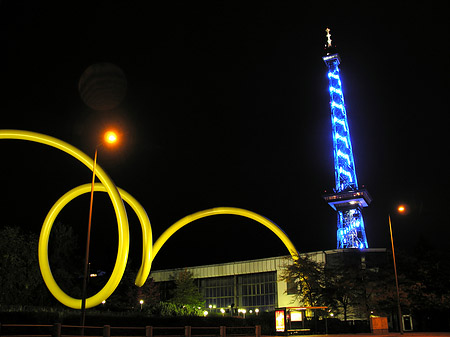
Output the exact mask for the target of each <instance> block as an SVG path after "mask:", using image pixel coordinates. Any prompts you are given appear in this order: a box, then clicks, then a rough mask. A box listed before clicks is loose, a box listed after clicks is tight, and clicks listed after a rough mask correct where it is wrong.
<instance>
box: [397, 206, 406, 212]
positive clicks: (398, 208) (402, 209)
mask: <svg viewBox="0 0 450 337" xmlns="http://www.w3.org/2000/svg"><path fill="white" fill-rule="evenodd" d="M397 211H398V212H399V213H405V212H406V207H405V206H404V205H400V206H398V207H397Z"/></svg>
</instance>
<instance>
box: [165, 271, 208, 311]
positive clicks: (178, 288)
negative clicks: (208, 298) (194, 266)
mask: <svg viewBox="0 0 450 337" xmlns="http://www.w3.org/2000/svg"><path fill="white" fill-rule="evenodd" d="M170 302H172V303H174V304H176V305H178V306H189V307H192V308H199V307H203V306H204V305H205V301H204V300H203V297H202V295H201V294H200V292H199V290H198V287H197V286H196V285H195V283H194V278H193V275H192V273H190V272H188V271H187V270H185V271H182V272H179V273H178V274H177V275H175V290H174V294H173V297H172V299H171V301H170Z"/></svg>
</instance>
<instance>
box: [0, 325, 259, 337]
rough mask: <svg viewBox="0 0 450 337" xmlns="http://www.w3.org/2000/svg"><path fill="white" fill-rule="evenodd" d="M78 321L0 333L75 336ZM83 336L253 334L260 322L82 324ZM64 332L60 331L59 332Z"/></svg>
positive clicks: (3, 336) (6, 336)
mask: <svg viewBox="0 0 450 337" xmlns="http://www.w3.org/2000/svg"><path fill="white" fill-rule="evenodd" d="M81 328H82V327H80V326H78V325H62V324H61V323H56V324H53V325H49V324H40V325H38V324H1V323H0V337H78V336H81V334H80V332H81ZM84 331H85V335H86V336H103V337H119V336H120V337H121V336H127V337H141V336H145V337H159V336H161V337H217V336H218V337H227V336H255V337H261V326H260V325H256V326H244V327H242V326H239V327H226V326H220V327H204V326H202V327H193V326H184V327H159V326H158V327H157V326H146V327H113V326H110V325H104V326H85V327H84ZM63 332H64V333H63Z"/></svg>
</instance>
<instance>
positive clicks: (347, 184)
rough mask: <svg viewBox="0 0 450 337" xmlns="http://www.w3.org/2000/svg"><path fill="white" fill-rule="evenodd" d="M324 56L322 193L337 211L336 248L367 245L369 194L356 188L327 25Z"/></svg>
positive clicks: (342, 95) (364, 246)
mask: <svg viewBox="0 0 450 337" xmlns="http://www.w3.org/2000/svg"><path fill="white" fill-rule="evenodd" d="M326 32H327V45H326V48H325V56H324V57H323V60H324V62H325V64H326V65H327V67H328V80H329V84H330V85H329V91H330V98H331V100H330V108H331V130H332V131H331V132H332V136H333V153H334V175H335V181H336V186H335V188H334V193H332V194H327V195H324V196H323V197H324V199H325V200H326V201H327V202H328V204H329V205H330V206H331V207H332V208H333V209H334V210H335V211H336V212H337V248H338V249H340V248H359V249H364V248H369V245H368V244H367V239H366V232H365V230H364V220H363V216H362V212H361V210H362V208H363V207H367V206H368V205H369V204H370V202H371V201H372V198H371V197H370V195H369V193H368V192H367V191H366V190H365V189H359V188H358V181H357V179H356V170H355V162H354V159H353V151H352V142H351V139H350V130H349V128H348V123H347V112H346V110H345V103H344V93H343V91H342V83H341V78H340V76H339V63H340V61H341V59H340V57H339V54H337V52H336V51H335V49H334V47H333V46H332V45H331V35H330V29H328V28H327V29H326Z"/></svg>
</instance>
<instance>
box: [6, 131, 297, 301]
mask: <svg viewBox="0 0 450 337" xmlns="http://www.w3.org/2000/svg"><path fill="white" fill-rule="evenodd" d="M0 139H20V140H27V141H31V142H36V143H41V144H45V145H49V146H52V147H54V148H57V149H59V150H61V151H64V152H66V153H68V154H69V155H71V156H72V157H74V158H76V159H78V160H79V161H80V162H82V163H83V164H84V165H86V166H87V167H88V168H89V169H90V170H91V171H92V169H93V160H92V159H91V158H90V157H89V156H87V155H86V154H85V153H83V152H82V151H80V150H79V149H77V148H76V147H74V146H72V145H70V144H68V143H66V142H64V141H62V140H59V139H57V138H54V137H50V136H47V135H43V134H40V133H36V132H30V131H22V130H0ZM96 176H97V177H98V178H99V180H100V182H101V183H96V184H95V185H94V190H95V191H100V192H107V193H108V195H109V197H110V199H111V202H112V204H113V207H114V211H115V213H116V218H117V226H118V234H119V244H118V250H117V258H116V263H115V265H114V269H113V272H112V274H111V277H110V278H109V280H108V282H107V283H106V285H105V286H104V287H103V288H102V289H101V290H100V291H99V292H98V293H97V294H95V295H94V296H92V297H89V298H87V299H86V308H91V307H94V306H96V305H99V304H100V303H102V301H104V300H106V299H107V298H108V297H109V296H110V295H111V294H112V293H113V292H114V290H115V289H116V288H117V286H118V285H119V282H120V280H121V279H122V276H123V273H124V271H125V267H126V264H127V260H128V253H129V245H130V239H129V228H128V218H127V214H126V211H125V206H124V204H123V201H122V198H123V200H125V202H126V203H128V204H129V205H130V206H131V208H132V209H133V210H134V211H135V213H136V214H137V216H138V219H139V221H140V223H141V227H142V241H143V242H142V262H141V267H140V269H139V272H138V275H137V277H136V281H135V284H136V285H137V286H142V285H143V284H144V283H145V281H146V280H147V278H148V275H149V274H150V269H151V264H152V261H153V259H154V258H155V256H156V254H157V253H158V252H159V250H160V249H161V247H162V246H163V245H164V243H165V242H166V241H167V240H168V239H169V238H170V237H171V236H172V235H173V234H175V232H177V231H178V230H179V229H181V228H182V227H184V226H186V225H187V224H189V223H191V222H193V221H195V220H198V219H200V218H204V217H208V216H212V215H219V214H231V215H239V216H243V217H247V218H250V219H252V220H255V221H257V222H259V223H261V224H262V225H264V226H266V227H267V228H269V229H270V230H271V231H272V232H273V233H274V234H275V235H277V236H278V237H279V238H280V239H281V241H282V242H283V243H284V245H285V246H286V248H287V249H288V251H289V253H290V254H291V256H292V258H293V259H294V260H296V259H298V253H297V250H296V249H295V246H294V244H293V243H292V242H291V241H290V239H289V238H288V236H287V235H286V234H285V233H284V232H283V231H282V230H281V229H280V228H279V227H278V226H277V225H276V224H275V223H273V222H272V221H270V220H269V219H267V218H265V217H263V216H261V215H259V214H256V213H254V212H251V211H248V210H245V209H240V208H234V207H218V208H211V209H207V210H204V211H200V212H197V213H194V214H191V215H188V216H186V217H184V218H182V219H180V220H178V221H177V222H175V223H174V224H173V225H172V226H170V227H169V228H168V229H167V230H166V231H165V232H164V233H163V234H162V235H161V236H160V237H159V238H158V240H156V242H155V244H154V245H153V246H152V229H151V225H150V220H149V218H148V216H147V213H146V212H145V210H144V208H143V207H142V206H141V205H140V204H139V202H138V201H137V200H136V199H134V198H133V197H132V196H131V195H130V194H129V193H127V192H126V191H124V190H122V189H118V188H117V187H116V186H115V185H114V183H113V181H112V180H111V179H110V178H109V177H108V175H107V174H106V173H105V172H104V171H103V169H102V168H101V167H100V166H98V165H97V168H96ZM90 189H91V185H90V184H85V185H81V186H78V187H76V188H74V189H72V190H70V191H69V192H67V193H66V194H64V195H63V196H62V197H61V198H60V199H59V200H58V201H57V202H56V203H55V204H54V205H53V207H52V208H51V209H50V211H49V213H48V214H47V217H46V218H45V221H44V224H43V225H42V229H41V235H40V237H39V251H38V257H39V266H40V269H41V273H42V277H43V279H44V282H45V284H46V285H47V287H48V289H49V290H50V292H51V293H52V294H53V296H54V297H55V298H56V299H57V300H58V301H60V302H61V303H63V304H64V305H66V306H68V307H71V308H74V309H80V308H81V299H76V298H73V297H70V296H69V295H67V294H66V293H64V292H63V291H62V290H61V288H60V287H59V286H58V284H57V283H56V281H55V279H54V278H53V275H52V272H51V269H50V265H49V261H48V240H49V236H50V232H51V229H52V226H53V223H54V221H55V219H56V217H57V216H58V214H59V213H60V212H61V210H62V209H63V208H64V207H65V205H67V204H68V203H69V202H70V201H71V200H73V199H75V198H76V197H78V196H80V195H82V194H84V193H88V192H90Z"/></svg>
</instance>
